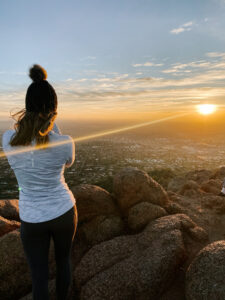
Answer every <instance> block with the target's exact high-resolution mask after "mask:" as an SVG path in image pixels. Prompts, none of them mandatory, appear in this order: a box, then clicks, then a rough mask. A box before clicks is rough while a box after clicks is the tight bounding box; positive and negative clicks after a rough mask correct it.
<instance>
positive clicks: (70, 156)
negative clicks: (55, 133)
mask: <svg viewBox="0 0 225 300" xmlns="http://www.w3.org/2000/svg"><path fill="white" fill-rule="evenodd" d="M68 140H69V142H68V144H67V149H68V152H67V159H66V167H67V168H69V167H71V166H72V165H73V163H74V161H75V143H74V141H73V139H72V137H71V136H69V135H68Z"/></svg>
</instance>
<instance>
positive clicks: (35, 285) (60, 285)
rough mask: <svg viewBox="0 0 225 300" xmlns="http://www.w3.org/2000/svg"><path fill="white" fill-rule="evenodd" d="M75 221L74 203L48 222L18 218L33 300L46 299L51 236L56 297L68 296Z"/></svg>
mask: <svg viewBox="0 0 225 300" xmlns="http://www.w3.org/2000/svg"><path fill="white" fill-rule="evenodd" d="M77 222H78V215H77V208H76V204H75V205H74V206H73V207H72V208H71V209H70V210H68V211H67V212H66V213H64V214H63V215H61V216H59V217H57V218H55V219H52V220H50V221H46V222H40V223H28V222H24V221H22V220H21V226H20V236H21V240H22V244H23V248H24V252H25V255H26V259H27V261H28V264H29V267H30V270H31V276H32V295H33V300H49V294H48V275H49V273H48V253H49V246H50V239H51V236H52V237H53V240H54V246H55V260H56V271H57V273H56V295H57V299H58V300H64V299H67V298H66V297H67V294H68V289H69V286H70V283H71V249H72V242H73V239H74V236H75V233H76V229H77Z"/></svg>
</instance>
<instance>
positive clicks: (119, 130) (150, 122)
mask: <svg viewBox="0 0 225 300" xmlns="http://www.w3.org/2000/svg"><path fill="white" fill-rule="evenodd" d="M188 114H190V113H182V114H176V115H173V116H169V117H165V118H162V119H158V120H153V121H149V122H144V123H140V124H136V125H132V126H127V127H123V128H118V129H113V130H107V131H103V132H99V133H94V134H90V135H85V136H82V137H78V138H74V139H73V141H74V142H80V141H84V140H89V139H93V138H97V137H101V136H104V135H110V134H114V133H119V132H123V131H127V130H131V129H136V128H139V127H143V126H147V125H153V124H156V123H161V122H165V121H167V120H171V119H175V118H179V117H183V116H186V115H188ZM67 143H71V140H70V141H61V142H54V143H49V144H48V145H47V146H46V145H38V146H37V145H34V146H15V147H16V148H17V149H16V150H14V151H5V152H4V151H1V152H0V158H1V157H4V156H6V153H7V156H9V155H15V154H19V153H24V152H29V151H34V150H40V149H43V148H45V149H46V148H48V147H56V146H59V145H64V144H67ZM24 147H25V149H24ZM21 148H22V149H21Z"/></svg>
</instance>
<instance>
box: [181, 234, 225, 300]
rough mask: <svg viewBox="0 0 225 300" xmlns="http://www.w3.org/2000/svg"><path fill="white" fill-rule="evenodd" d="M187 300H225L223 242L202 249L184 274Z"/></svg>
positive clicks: (224, 242) (224, 249)
mask: <svg viewBox="0 0 225 300" xmlns="http://www.w3.org/2000/svg"><path fill="white" fill-rule="evenodd" d="M185 290H186V299H187V300H201V299H204V300H224V299H225V240H222V241H217V242H214V243H212V244H209V245H207V246H206V247H205V248H204V249H202V250H201V251H200V252H199V253H198V255H197V256H196V257H195V258H194V260H193V261H192V263H191V264H190V266H189V268H188V270H187V274H186V288H185Z"/></svg>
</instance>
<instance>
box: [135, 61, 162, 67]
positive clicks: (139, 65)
mask: <svg viewBox="0 0 225 300" xmlns="http://www.w3.org/2000/svg"><path fill="white" fill-rule="evenodd" d="M160 66H163V64H155V63H152V62H150V61H147V62H145V63H143V64H132V67H134V68H137V67H160Z"/></svg>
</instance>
